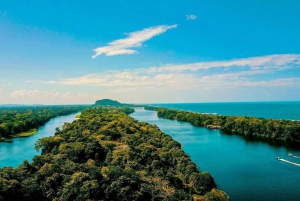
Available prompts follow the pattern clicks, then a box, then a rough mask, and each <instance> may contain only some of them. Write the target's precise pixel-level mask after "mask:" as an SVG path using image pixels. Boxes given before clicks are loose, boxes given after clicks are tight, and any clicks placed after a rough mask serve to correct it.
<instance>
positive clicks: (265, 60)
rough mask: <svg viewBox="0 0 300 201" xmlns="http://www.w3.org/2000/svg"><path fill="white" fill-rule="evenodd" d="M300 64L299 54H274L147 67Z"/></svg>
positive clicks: (158, 69)
mask: <svg viewBox="0 0 300 201" xmlns="http://www.w3.org/2000/svg"><path fill="white" fill-rule="evenodd" d="M298 64H300V54H282V55H280V54H275V55H268V56H261V57H250V58H242V59H232V60H228V61H226V60H224V61H211V62H198V63H190V64H182V65H166V66H163V67H153V68H149V69H147V70H148V71H149V72H163V71H170V72H182V71H198V70H209V69H212V68H219V69H220V68H232V67H239V68H245V67H249V68H250V69H251V70H258V69H260V70H265V71H267V70H276V69H277V70H285V69H287V68H291V67H294V65H298Z"/></svg>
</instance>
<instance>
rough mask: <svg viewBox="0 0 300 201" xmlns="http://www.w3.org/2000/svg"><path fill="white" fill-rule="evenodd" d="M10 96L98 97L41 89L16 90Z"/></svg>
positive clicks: (34, 97)
mask: <svg viewBox="0 0 300 201" xmlns="http://www.w3.org/2000/svg"><path fill="white" fill-rule="evenodd" d="M9 97H10V98H13V99H20V98H22V99H30V100H36V101H38V100H57V99H64V100H70V99H71V100H73V99H80V98H87V99H90V100H93V99H96V98H97V96H96V95H92V94H74V93H70V92H66V93H61V92H58V91H55V90H50V91H41V90H25V89H23V90H16V91H13V92H12V93H11V94H10V95H9Z"/></svg>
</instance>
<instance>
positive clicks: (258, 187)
mask: <svg viewBox="0 0 300 201" xmlns="http://www.w3.org/2000/svg"><path fill="white" fill-rule="evenodd" d="M130 116H132V117H133V118H135V119H137V120H139V121H145V122H148V123H151V124H156V125H157V126H158V127H159V128H160V129H161V130H162V131H163V132H165V133H166V134H169V135H170V136H172V137H173V139H174V140H176V141H178V142H179V143H180V144H181V145H182V147H183V150H184V151H185V152H186V153H187V154H188V155H190V157H191V159H192V160H193V161H194V162H195V163H196V164H197V166H199V167H200V170H201V171H208V172H210V174H211V175H212V176H213V177H214V178H215V181H216V183H217V185H218V188H220V189H222V190H224V191H225V192H226V193H227V194H228V195H229V196H230V199H231V200H232V201H239V200H243V201H250V200H251V201H253V200H256V201H260V200H262V201H263V200H274V201H277V200H278V201H279V200H280V201H282V200H299V198H300V190H299V184H300V167H297V166H294V165H291V164H288V163H285V162H281V161H277V160H276V157H281V158H284V159H287V160H289V161H293V162H296V163H300V159H297V158H292V157H289V156H288V153H292V154H294V155H297V156H299V155H300V150H299V149H293V148H292V147H288V146H285V147H284V146H275V145H270V144H269V143H266V142H261V141H247V140H245V139H244V138H243V137H241V136H236V135H226V134H222V133H221V132H220V131H219V130H209V129H206V128H199V127H194V126H192V125H191V124H189V123H186V122H179V121H175V120H167V119H162V118H158V117H157V113H156V111H147V110H144V108H135V112H134V113H132V114H131V115H130Z"/></svg>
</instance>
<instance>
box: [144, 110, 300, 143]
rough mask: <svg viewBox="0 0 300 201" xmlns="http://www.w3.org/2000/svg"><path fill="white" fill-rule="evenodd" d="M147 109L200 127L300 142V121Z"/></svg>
mask: <svg viewBox="0 0 300 201" xmlns="http://www.w3.org/2000/svg"><path fill="white" fill-rule="evenodd" d="M145 109H146V110H155V111H157V115H158V116H159V117H162V118H166V119H172V120H179V121H185V122H189V123H191V124H193V125H194V126H198V127H208V128H215V129H220V130H221V131H223V132H225V133H229V134H237V135H242V136H254V137H259V138H264V139H275V140H280V141H287V142H300V121H290V120H274V119H263V118H254V117H246V116H243V117H238V116H220V115H211V114H199V113H194V112H185V111H180V110H174V109H167V108H162V107H152V106H147V107H145Z"/></svg>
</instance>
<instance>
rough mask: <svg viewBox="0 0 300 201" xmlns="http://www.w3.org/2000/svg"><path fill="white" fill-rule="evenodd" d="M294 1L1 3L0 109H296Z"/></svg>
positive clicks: (298, 65)
mask: <svg viewBox="0 0 300 201" xmlns="http://www.w3.org/2000/svg"><path fill="white" fill-rule="evenodd" d="M299 10H300V1H298V0H290V1H285V2H283V1H279V0H272V1H271V0H265V1H238V0H235V1H230V0H228V1H212V0H207V1H206V0H203V1H195V0H193V1H179V0H173V1H157V0H152V1H143V0H141V1H133V0H127V1H124V0H123V1H119V0H112V1H101V2H100V1H95V0H87V1H70V0H60V1H55V0H53V1H37V0H31V1H21V0H12V1H1V3H0V104H6V103H26V104H36V103H41V104H79V103H88V104H89V103H93V102H94V101H95V100H97V99H101V98H111V99H117V100H119V101H121V102H131V103H161V102H228V101H229V102H235V101H293V100H300V90H299V89H300V34H299V33H300V21H299V19H300V12H299Z"/></svg>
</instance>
